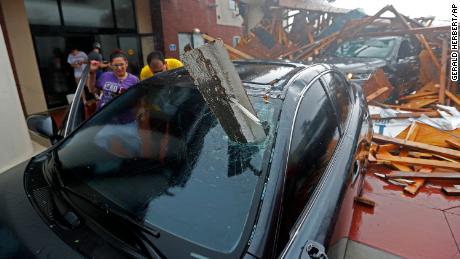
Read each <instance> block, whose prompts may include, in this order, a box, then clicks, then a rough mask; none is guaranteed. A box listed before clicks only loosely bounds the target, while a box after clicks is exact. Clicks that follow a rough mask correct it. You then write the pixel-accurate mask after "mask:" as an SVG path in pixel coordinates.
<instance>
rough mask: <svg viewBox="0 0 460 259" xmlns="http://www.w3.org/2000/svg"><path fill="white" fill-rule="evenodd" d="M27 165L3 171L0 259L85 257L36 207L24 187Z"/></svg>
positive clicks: (0, 177)
mask: <svg viewBox="0 0 460 259" xmlns="http://www.w3.org/2000/svg"><path fill="white" fill-rule="evenodd" d="M27 164H28V161H25V162H23V163H20V164H19V165H17V166H15V167H13V168H11V169H9V170H7V171H6V172H3V173H0V208H1V211H2V213H0V240H1V242H0V258H81V256H79V255H78V254H76V253H75V251H74V250H72V249H71V248H69V247H68V246H67V245H66V244H65V243H64V242H62V241H61V240H60V239H59V238H58V237H57V236H56V235H55V234H54V233H53V232H52V231H51V230H50V229H49V227H48V226H47V225H46V224H45V222H44V221H43V220H42V219H41V218H40V216H39V215H38V214H37V212H36V211H35V209H34V208H33V207H32V204H31V202H30V201H29V199H28V197H27V194H26V192H25V189H24V172H25V170H26V168H27Z"/></svg>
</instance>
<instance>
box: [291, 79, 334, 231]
mask: <svg viewBox="0 0 460 259" xmlns="http://www.w3.org/2000/svg"><path fill="white" fill-rule="evenodd" d="M338 140H339V127H338V125H337V119H336V118H335V115H334V110H333V108H332V106H331V103H330V101H329V99H328V98H327V95H326V93H325V92H324V90H323V87H322V85H321V84H320V82H318V81H316V82H315V83H314V84H313V85H312V86H311V88H310V89H309V90H308V91H307V92H306V93H305V96H304V98H303V100H302V101H301V103H300V106H299V109H298V112H297V117H296V120H295V123H294V128H293V132H292V141H291V149H290V153H289V161H288V167H287V172H286V177H287V181H286V184H287V185H286V188H285V190H286V193H285V195H286V199H285V201H287V203H286V210H285V214H284V219H283V220H284V226H285V228H287V229H285V230H286V231H289V229H290V228H291V227H292V225H293V224H294V223H295V221H296V219H297V217H298V216H299V215H300V213H301V211H302V209H303V207H304V206H305V204H306V203H307V202H308V200H309V198H310V195H311V193H312V192H313V190H314V189H315V188H316V186H317V184H318V182H319V180H320V179H321V176H322V175H323V173H324V172H325V169H326V166H327V164H328V162H329V161H330V159H331V157H332V154H333V152H334V150H335V147H336V145H337V143H338ZM284 232H285V231H284Z"/></svg>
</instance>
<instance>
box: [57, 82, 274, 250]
mask: <svg viewBox="0 0 460 259" xmlns="http://www.w3.org/2000/svg"><path fill="white" fill-rule="evenodd" d="M145 84H146V85H140V86H138V87H135V88H133V89H130V90H129V91H127V92H126V93H125V94H124V95H122V96H120V97H119V98H117V99H116V100H114V101H113V102H112V103H111V104H110V105H107V107H105V108H104V109H102V110H101V111H100V112H99V113H98V114H96V115H95V116H94V117H93V118H92V119H91V120H90V121H88V122H87V123H86V124H85V125H83V127H82V128H80V129H79V130H78V131H77V132H76V133H74V134H73V135H72V136H71V137H70V138H68V139H67V140H66V142H65V143H63V144H62V145H61V146H60V147H59V149H58V156H59V159H60V162H61V164H62V172H63V173H62V175H63V179H64V181H65V182H66V185H68V186H70V187H71V188H75V189H78V186H79V185H82V184H83V185H85V186H86V187H87V186H89V187H91V188H92V190H94V191H95V192H96V193H98V195H100V196H101V197H103V198H104V200H105V199H108V200H110V203H111V204H109V205H110V206H116V207H118V208H121V209H122V210H124V211H126V212H128V213H129V214H130V215H133V217H135V218H137V219H138V220H140V221H142V222H144V223H145V224H149V225H151V226H153V227H155V228H157V229H159V230H162V231H167V232H170V233H172V234H174V235H176V236H178V237H180V238H182V239H184V240H189V241H192V242H194V243H196V244H199V245H201V246H204V247H207V248H209V249H212V250H216V251H222V252H229V251H232V250H233V249H234V248H235V247H236V246H237V245H238V244H239V242H240V239H241V236H242V233H243V231H244V229H245V226H246V224H247V221H248V219H249V218H248V216H249V213H250V210H251V207H252V206H253V200H255V201H259V200H260V193H256V189H257V188H256V186H257V185H258V184H260V183H261V182H259V180H260V179H259V178H260V176H261V174H262V170H263V165H264V163H263V158H264V153H265V151H266V149H267V147H269V146H270V145H271V143H270V141H271V140H270V139H271V135H272V134H273V130H274V129H275V127H276V125H275V121H276V119H274V118H275V117H276V115H275V114H276V112H275V111H276V110H277V109H278V108H279V105H280V104H281V101H280V100H276V99H272V100H271V101H270V103H266V102H264V101H263V99H262V98H258V97H250V100H251V102H252V104H253V106H254V108H255V110H256V111H257V114H258V116H259V118H260V119H261V121H262V122H263V123H264V125H265V127H266V128H267V132H268V137H267V138H266V139H265V140H264V141H262V142H260V143H256V144H241V143H236V142H233V141H231V140H230V139H229V138H228V136H227V135H226V133H225V131H224V130H223V128H222V127H221V125H220V123H219V120H218V119H217V118H216V117H215V116H214V115H213V113H212V112H211V111H210V110H209V108H208V106H207V104H206V102H205V101H204V99H203V98H202V96H201V94H200V93H199V92H198V91H197V90H196V89H195V88H193V87H173V86H158V85H148V84H147V83H145ZM97 198H98V197H96V196H95V197H94V199H97ZM248 226H249V227H250V228H252V224H249V225H248Z"/></svg>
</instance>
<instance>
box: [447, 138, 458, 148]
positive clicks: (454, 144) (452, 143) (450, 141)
mask: <svg viewBox="0 0 460 259" xmlns="http://www.w3.org/2000/svg"><path fill="white" fill-rule="evenodd" d="M444 141H445V142H446V143H447V144H449V146H451V147H454V148H456V149H460V142H456V141H453V140H450V139H446V140H444Z"/></svg>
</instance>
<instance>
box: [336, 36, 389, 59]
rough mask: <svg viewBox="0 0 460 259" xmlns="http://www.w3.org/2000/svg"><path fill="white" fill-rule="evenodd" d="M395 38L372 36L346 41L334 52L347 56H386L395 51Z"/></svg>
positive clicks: (337, 55)
mask: <svg viewBox="0 0 460 259" xmlns="http://www.w3.org/2000/svg"><path fill="white" fill-rule="evenodd" d="M395 44H396V40H395V39H391V38H390V39H388V38H370V39H358V40H351V41H345V42H343V43H342V44H340V45H339V46H338V47H337V48H336V50H335V53H334V56H336V57H347V58H386V57H388V56H389V55H390V54H391V52H392V51H393V49H394V47H395Z"/></svg>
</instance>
